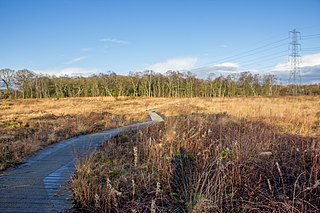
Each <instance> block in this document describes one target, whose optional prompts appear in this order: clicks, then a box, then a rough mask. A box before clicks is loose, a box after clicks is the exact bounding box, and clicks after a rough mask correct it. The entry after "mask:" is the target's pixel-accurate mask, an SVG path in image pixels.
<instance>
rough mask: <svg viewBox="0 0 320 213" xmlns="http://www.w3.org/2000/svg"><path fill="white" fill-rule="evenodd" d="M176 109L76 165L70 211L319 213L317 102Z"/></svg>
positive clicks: (167, 108)
mask: <svg viewBox="0 0 320 213" xmlns="http://www.w3.org/2000/svg"><path fill="white" fill-rule="evenodd" d="M176 100H177V101H176V102H174V103H171V104H168V105H163V106H160V107H159V108H158V111H159V112H161V113H162V114H163V115H165V116H166V121H165V122H164V123H161V124H157V125H154V126H151V127H149V128H147V129H144V130H140V131H138V132H131V133H128V134H124V135H121V136H119V137H117V138H115V139H112V140H109V141H107V142H106V143H104V145H103V147H102V148H101V149H99V150H96V151H95V152H94V153H92V154H91V155H90V156H88V157H87V158H86V159H85V160H84V161H82V162H78V164H77V170H76V173H75V175H74V177H73V180H72V183H71V185H72V189H73V191H74V195H75V200H76V202H77V208H78V210H81V211H112V212H118V211H119V212H128V211H133V212H319V211H320V199H319V197H320V157H319V156H320V132H319V114H320V113H319V111H320V109H319V106H320V105H318V104H319V98H318V97H315V98H310V99H308V98H303V97H298V98H232V99H188V102H187V101H186V100H185V99H181V100H179V99H176Z"/></svg>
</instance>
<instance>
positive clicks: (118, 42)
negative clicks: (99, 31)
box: [101, 38, 130, 44]
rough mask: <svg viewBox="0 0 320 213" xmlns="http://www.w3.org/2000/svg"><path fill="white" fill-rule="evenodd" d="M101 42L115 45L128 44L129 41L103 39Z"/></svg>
mask: <svg viewBox="0 0 320 213" xmlns="http://www.w3.org/2000/svg"><path fill="white" fill-rule="evenodd" d="M101 41H104V42H111V43H116V44H129V43H130V42H129V41H124V40H119V39H114V38H103V39H101Z"/></svg>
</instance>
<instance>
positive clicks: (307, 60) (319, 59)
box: [273, 53, 320, 71]
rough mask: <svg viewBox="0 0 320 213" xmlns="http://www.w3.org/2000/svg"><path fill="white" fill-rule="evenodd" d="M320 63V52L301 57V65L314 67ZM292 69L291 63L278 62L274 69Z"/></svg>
mask: <svg viewBox="0 0 320 213" xmlns="http://www.w3.org/2000/svg"><path fill="white" fill-rule="evenodd" d="M318 65H320V53H317V54H311V55H304V56H302V58H301V64H300V67H301V68H303V67H313V66H318ZM290 69H291V63H290V62H286V63H279V64H277V65H276V66H275V67H274V69H273V71H289V70H290Z"/></svg>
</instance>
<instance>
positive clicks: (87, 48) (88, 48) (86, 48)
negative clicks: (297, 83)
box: [81, 47, 92, 52]
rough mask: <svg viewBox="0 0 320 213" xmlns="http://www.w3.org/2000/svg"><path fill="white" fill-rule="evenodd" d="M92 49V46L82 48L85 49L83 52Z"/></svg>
mask: <svg viewBox="0 0 320 213" xmlns="http://www.w3.org/2000/svg"><path fill="white" fill-rule="evenodd" d="M91 50H92V48H90V47H84V48H82V49H81V51H83V52H89V51H91Z"/></svg>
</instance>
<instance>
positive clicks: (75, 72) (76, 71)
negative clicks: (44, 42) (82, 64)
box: [35, 67, 101, 76]
mask: <svg viewBox="0 0 320 213" xmlns="http://www.w3.org/2000/svg"><path fill="white" fill-rule="evenodd" d="M35 72H36V73H41V74H47V75H55V76H63V75H68V76H90V75H93V74H98V73H100V72H101V70H99V69H84V68H77V67H69V68H63V69H50V70H36V71H35Z"/></svg>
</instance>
